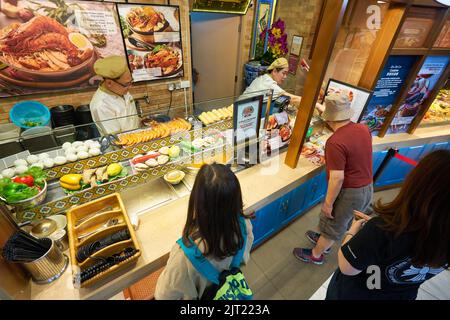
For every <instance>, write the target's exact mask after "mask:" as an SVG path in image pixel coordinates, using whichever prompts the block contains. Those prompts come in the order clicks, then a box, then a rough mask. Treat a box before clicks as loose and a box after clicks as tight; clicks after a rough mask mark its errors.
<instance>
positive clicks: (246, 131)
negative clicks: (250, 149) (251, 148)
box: [233, 95, 264, 144]
mask: <svg viewBox="0 0 450 320" xmlns="http://www.w3.org/2000/svg"><path fill="white" fill-rule="evenodd" d="M263 98H264V96H263V95H259V96H254V97H251V98H248V99H242V100H238V101H236V102H235V103H234V104H233V114H234V117H233V128H234V134H235V142H236V144H239V143H243V142H245V140H246V139H249V140H251V139H255V138H257V137H258V136H259V127H260V124H261V110H262V104H263Z"/></svg>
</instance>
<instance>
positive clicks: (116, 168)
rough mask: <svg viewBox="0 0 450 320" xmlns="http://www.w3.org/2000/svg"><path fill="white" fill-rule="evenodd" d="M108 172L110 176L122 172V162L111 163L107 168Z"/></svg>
mask: <svg viewBox="0 0 450 320" xmlns="http://www.w3.org/2000/svg"><path fill="white" fill-rule="evenodd" d="M106 172H107V173H108V176H110V177H114V176H117V175H118V174H119V173H120V172H122V165H121V164H120V163H111V164H110V165H109V166H108V168H107V169H106Z"/></svg>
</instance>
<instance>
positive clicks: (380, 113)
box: [360, 56, 417, 135]
mask: <svg viewBox="0 0 450 320" xmlns="http://www.w3.org/2000/svg"><path fill="white" fill-rule="evenodd" d="M416 59H417V57H416V56H390V57H389V59H388V61H387V62H386V64H385V65H384V68H383V70H382V72H381V75H380V78H379V79H378V81H377V84H376V86H375V89H374V90H373V94H372V97H371V98H370V100H369V103H368V105H367V108H366V110H364V112H363V116H362V119H361V121H360V122H361V123H365V124H366V125H367V126H368V127H369V130H370V131H371V133H372V135H377V134H378V132H379V131H380V129H381V127H382V126H383V123H384V120H385V119H386V116H387V115H388V114H389V111H390V110H391V108H392V105H393V104H394V102H395V99H396V98H397V96H398V94H399V93H400V89H401V88H402V86H403V84H404V82H405V79H406V78H407V77H408V75H409V73H410V72H409V71H410V70H411V67H412V65H413V64H414V62H415V61H416Z"/></svg>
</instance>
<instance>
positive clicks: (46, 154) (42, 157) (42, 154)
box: [38, 153, 50, 160]
mask: <svg viewBox="0 0 450 320" xmlns="http://www.w3.org/2000/svg"><path fill="white" fill-rule="evenodd" d="M38 157H39V160H44V159H48V158H50V155H49V154H48V153H41V154H40V155H39V156H38Z"/></svg>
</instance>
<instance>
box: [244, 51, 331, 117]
mask: <svg viewBox="0 0 450 320" xmlns="http://www.w3.org/2000/svg"><path fill="white" fill-rule="evenodd" d="M288 73H289V63H288V61H287V60H286V58H278V59H276V60H275V61H274V62H272V64H271V65H270V66H269V67H268V68H267V73H265V74H263V75H262V76H259V77H257V78H256V79H255V80H253V81H252V83H251V84H250V85H249V86H248V87H247V88H246V89H245V91H244V93H243V94H242V96H241V97H243V96H245V95H251V94H252V93H255V94H256V93H257V94H261V93H260V92H261V91H262V90H269V89H272V90H273V99H276V98H278V97H279V96H288V97H290V98H291V103H292V104H293V105H295V106H299V105H300V101H301V99H302V97H300V96H297V95H294V94H290V93H288V92H286V91H285V90H283V89H282V88H281V87H280V85H281V84H282V83H283V82H284V80H285V79H286V78H287V75H288ZM316 108H317V110H319V111H320V112H323V110H324V109H325V108H324V106H323V105H321V104H319V103H317V104H316Z"/></svg>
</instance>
